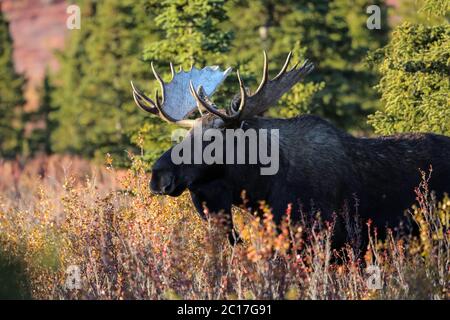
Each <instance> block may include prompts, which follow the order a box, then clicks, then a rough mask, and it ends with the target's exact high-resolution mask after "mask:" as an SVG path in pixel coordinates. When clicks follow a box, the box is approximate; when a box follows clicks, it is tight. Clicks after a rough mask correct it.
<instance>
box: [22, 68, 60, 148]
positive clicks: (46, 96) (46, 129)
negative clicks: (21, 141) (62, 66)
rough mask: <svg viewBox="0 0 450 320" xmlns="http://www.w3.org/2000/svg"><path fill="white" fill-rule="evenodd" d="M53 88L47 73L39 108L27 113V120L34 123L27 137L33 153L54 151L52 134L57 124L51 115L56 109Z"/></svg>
mask: <svg viewBox="0 0 450 320" xmlns="http://www.w3.org/2000/svg"><path fill="white" fill-rule="evenodd" d="M53 90H54V87H53V85H52V84H51V82H50V79H49V76H48V74H46V76H45V78H44V81H43V85H42V88H41V90H40V91H41V92H40V102H39V108H38V109H37V110H36V111H34V112H30V113H28V114H27V118H28V119H27V120H28V121H29V122H30V123H31V124H32V131H31V133H30V135H29V137H28V139H27V140H28V145H29V148H30V152H31V154H36V153H39V152H43V153H45V154H50V153H51V152H52V148H51V144H52V143H51V135H52V132H53V131H54V130H55V128H56V126H57V124H56V122H55V120H54V119H53V118H52V116H51V113H52V112H53V111H54V106H53V101H52V94H53Z"/></svg>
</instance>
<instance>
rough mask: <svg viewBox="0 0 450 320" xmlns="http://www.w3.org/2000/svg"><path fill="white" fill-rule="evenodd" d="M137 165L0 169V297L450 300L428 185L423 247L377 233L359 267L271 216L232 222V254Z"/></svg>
mask: <svg viewBox="0 0 450 320" xmlns="http://www.w3.org/2000/svg"><path fill="white" fill-rule="evenodd" d="M130 157H131V161H132V166H131V168H130V169H129V170H127V171H116V170H115V169H114V168H113V166H112V160H111V159H107V165H106V167H105V168H97V167H95V166H92V165H90V164H89V163H87V162H85V161H83V160H80V159H76V158H69V157H51V158H41V159H40V160H35V161H34V162H31V163H30V164H27V165H26V166H25V167H24V168H21V169H20V170H19V173H17V172H16V173H14V174H13V173H12V172H13V170H11V168H12V166H14V165H16V164H13V163H4V164H1V165H0V173H2V174H1V175H0V177H1V179H2V180H0V287H2V288H3V289H0V297H2V298H5V297H19V298H35V299H180V298H183V299H414V298H417V299H448V298H449V297H450V296H449V291H448V290H449V215H450V199H449V198H445V199H443V200H442V201H441V202H438V201H436V199H434V198H433V197H432V195H431V194H430V192H429V191H428V190H427V187H426V183H424V184H422V185H421V186H419V188H418V190H417V194H418V203H417V205H416V206H415V207H414V208H413V209H412V216H413V217H414V219H415V221H416V222H417V223H418V225H419V226H420V236H419V237H417V238H415V237H412V236H410V235H408V234H403V235H397V234H395V235H394V233H392V232H388V237H387V239H385V240H384V241H380V240H379V239H377V236H376V232H375V231H374V230H372V229H373V228H370V229H371V233H370V235H371V236H370V242H369V246H368V249H367V252H366V253H365V255H363V256H361V257H359V256H358V255H357V254H356V253H355V250H354V249H353V248H352V247H351V246H350V245H347V246H346V247H345V248H343V249H342V250H340V251H335V250H333V249H332V247H331V235H332V232H333V222H332V221H321V219H320V216H319V215H317V216H315V217H314V218H312V219H302V220H301V222H300V223H296V224H294V223H292V221H291V214H294V213H291V212H290V210H287V216H286V218H285V219H284V220H283V223H282V225H281V226H280V227H279V228H277V227H276V226H275V225H274V223H273V221H272V215H271V213H270V211H269V210H267V209H266V210H265V213H264V215H263V216H262V217H255V216H253V215H251V214H249V213H246V212H242V210H236V212H235V214H234V217H235V220H236V221H237V225H238V226H239V227H238V228H239V229H240V233H241V235H242V238H244V241H243V243H242V244H239V245H237V246H235V247H231V246H230V245H229V243H228V241H227V239H226V236H225V234H224V231H223V230H222V228H221V227H220V225H221V223H220V216H219V217H217V216H213V215H210V214H208V213H207V212H206V213H207V215H208V219H207V221H203V220H201V219H200V218H199V217H198V215H197V213H196V212H195V210H194V208H193V206H192V205H191V202H190V199H189V195H188V194H184V195H183V196H181V197H180V198H177V199H174V198H169V197H156V196H153V195H152V194H151V193H150V192H149V190H148V180H149V176H148V174H146V171H147V169H148V168H147V167H146V164H145V163H143V162H142V161H141V160H140V158H139V157H134V156H130ZM39 161H41V162H39ZM36 163H40V164H39V165H38V164H36ZM42 163H45V168H46V170H44V174H42V172H43V170H41V169H40V166H42ZM69 163H70V165H69ZM64 167H65V168H66V169H65V170H62V169H61V168H64ZM15 170H17V168H16V169H15ZM8 172H11V173H10V174H8ZM40 173H41V177H39V174H40ZM425 182H426V179H425ZM368 265H375V266H378V267H379V268H380V270H381V283H382V289H381V290H374V289H370V288H369V287H368V278H369V275H368V274H367V273H366V267H367V266H368ZM70 266H76V268H79V271H80V288H79V289H74V288H73V287H71V286H70V284H69V286H67V279H68V277H69V279H70V275H68V274H67V273H66V272H67V270H70ZM70 288H72V289H70Z"/></svg>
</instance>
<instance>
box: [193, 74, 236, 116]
mask: <svg viewBox="0 0 450 320" xmlns="http://www.w3.org/2000/svg"><path fill="white" fill-rule="evenodd" d="M201 88H202V87H200V89H201ZM189 89H190V91H191V94H192V96H193V97H194V98H195V100H196V101H197V106H198V108H199V109H200V108H203V109H205V110H207V111H209V112H210V113H213V114H215V115H216V116H219V117H220V118H222V119H223V120H227V119H228V117H227V116H226V115H225V114H223V113H222V112H220V111H219V110H217V109H216V108H214V107H212V106H210V105H209V104H208V103H207V102H206V101H205V100H203V99H202V98H201V97H200V96H199V95H198V93H197V91H195V89H194V85H193V83H192V81H189Z"/></svg>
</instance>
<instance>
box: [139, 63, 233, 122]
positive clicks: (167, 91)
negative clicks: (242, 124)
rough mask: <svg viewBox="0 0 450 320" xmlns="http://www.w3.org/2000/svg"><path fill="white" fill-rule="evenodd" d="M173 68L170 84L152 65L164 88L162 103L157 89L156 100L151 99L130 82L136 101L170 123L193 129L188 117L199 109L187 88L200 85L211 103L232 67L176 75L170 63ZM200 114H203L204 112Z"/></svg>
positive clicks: (191, 71)
mask: <svg viewBox="0 0 450 320" xmlns="http://www.w3.org/2000/svg"><path fill="white" fill-rule="evenodd" d="M170 69H171V71H172V80H171V81H170V82H169V83H164V81H163V80H162V79H161V77H160V76H159V74H158V73H157V72H156V71H155V68H154V66H153V63H152V71H153V74H154V76H155V78H156V80H157V81H158V83H159V85H160V87H161V92H162V101H160V98H159V92H158V90H156V95H155V100H152V99H151V98H149V97H147V96H146V95H145V94H144V93H143V92H142V91H140V90H139V89H137V88H136V87H135V86H134V84H133V82H131V86H132V88H133V98H134V101H135V102H136V104H137V105H138V106H139V107H140V108H141V109H143V110H144V111H147V112H150V113H152V114H156V115H159V116H160V117H161V118H162V119H164V120H165V121H167V122H172V123H176V124H178V125H181V126H188V127H190V126H192V124H193V121H194V120H188V119H187V117H188V116H189V115H190V114H191V113H192V112H193V111H195V110H196V109H197V107H198V106H197V105H196V102H195V100H194V97H193V96H192V95H191V94H190V93H189V90H188V88H190V86H193V85H197V86H198V87H199V93H200V94H201V95H202V96H203V97H204V98H205V99H208V101H209V98H207V97H208V96H211V95H212V94H213V93H214V91H215V90H216V89H217V87H218V86H219V85H220V84H221V83H222V82H223V81H224V80H225V78H226V77H227V76H228V74H229V73H230V72H231V68H228V69H226V70H225V71H221V70H220V69H219V67H218V66H212V67H205V68H203V69H197V68H191V70H189V71H188V72H185V71H183V70H180V71H179V72H175V70H174V68H173V65H172V64H170ZM197 96H198V95H197ZM210 108H212V107H210ZM200 112H202V110H201V109H200Z"/></svg>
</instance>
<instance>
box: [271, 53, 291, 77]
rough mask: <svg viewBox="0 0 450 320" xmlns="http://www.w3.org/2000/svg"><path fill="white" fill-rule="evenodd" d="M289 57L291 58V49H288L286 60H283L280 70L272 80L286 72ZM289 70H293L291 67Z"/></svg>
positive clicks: (289, 60)
mask: <svg viewBox="0 0 450 320" xmlns="http://www.w3.org/2000/svg"><path fill="white" fill-rule="evenodd" d="M291 58H292V51H289V54H288V55H287V57H286V61H285V62H284V65H283V68H281V70H280V72H279V73H278V74H277V75H276V76H275V78H273V79H272V80H276V79H278V78H279V77H281V76H282V75H283V74H284V73H285V72H286V70H287V67H288V66H289V62H291ZM296 65H297V64H296ZM291 70H293V69H291Z"/></svg>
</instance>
